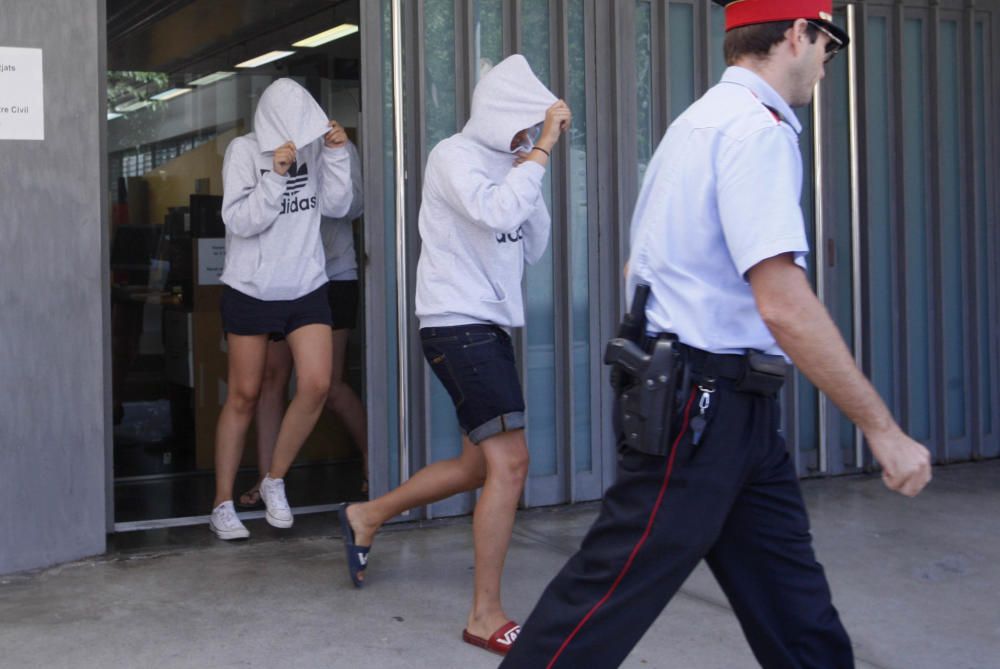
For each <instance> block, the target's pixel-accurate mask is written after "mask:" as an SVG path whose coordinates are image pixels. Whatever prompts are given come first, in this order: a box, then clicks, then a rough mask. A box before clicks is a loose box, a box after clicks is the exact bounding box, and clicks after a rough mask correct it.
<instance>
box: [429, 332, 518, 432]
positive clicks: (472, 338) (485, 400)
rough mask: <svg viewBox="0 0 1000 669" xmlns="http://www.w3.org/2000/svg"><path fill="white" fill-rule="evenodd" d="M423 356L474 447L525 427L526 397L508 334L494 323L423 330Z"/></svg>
mask: <svg viewBox="0 0 1000 669" xmlns="http://www.w3.org/2000/svg"><path fill="white" fill-rule="evenodd" d="M420 340H421V343H422V344H423V348H424V357H425V358H427V362H428V363H430V366H431V369H433V370H434V374H435V376H437V377H438V379H439V380H440V381H441V384H442V385H443V386H444V387H445V390H447V391H448V394H449V395H450V396H451V401H452V402H453V403H454V404H455V412H456V413H457V414H458V422H459V425H461V426H462V430H463V431H464V432H465V434H466V435H468V437H469V441H471V442H472V443H474V444H478V443H480V442H482V441H483V440H485V439H489V438H490V437H495V436H496V435H498V434H500V433H501V432H508V431H513V430H520V429H523V428H524V393H523V392H522V391H521V380H520V378H518V375H517V365H516V363H515V361H514V346H513V345H512V344H511V340H510V335H508V334H507V332H506V331H504V329H503V328H501V327H499V326H496V325H456V326H452V327H444V328H423V329H421V330H420Z"/></svg>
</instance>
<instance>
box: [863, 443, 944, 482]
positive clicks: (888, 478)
mask: <svg viewBox="0 0 1000 669" xmlns="http://www.w3.org/2000/svg"><path fill="white" fill-rule="evenodd" d="M866 436H868V435H866ZM868 443H869V444H870V445H871V449H872V454H873V455H874V456H875V459H876V460H878V462H879V464H880V465H882V480H883V481H884V482H885V485H886V486H887V487H888V488H889V489H890V490H895V491H896V492H898V493H901V494H903V495H906V496H907V497H913V496H914V495H916V494H917V493H919V492H920V491H921V490H923V488H924V486H925V485H927V483H928V482H929V481H930V480H931V454H930V451H928V450H927V449H926V448H924V447H923V445H921V444H919V443H918V442H916V441H914V440H913V439H910V438H909V437H908V436H906V434H904V433H903V431H902V430H899V429H895V430H892V431H890V432H889V433H888V434H887V435H884V436H882V435H880V436H878V437H872V436H868Z"/></svg>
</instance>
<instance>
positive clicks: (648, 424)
mask: <svg viewBox="0 0 1000 669" xmlns="http://www.w3.org/2000/svg"><path fill="white" fill-rule="evenodd" d="M649 294H650V288H649V286H648V285H646V284H639V285H638V286H636V290H635V295H634V296H633V298H632V305H631V309H630V310H629V312H628V313H626V314H625V316H624V317H623V318H622V322H621V324H620V325H619V328H618V336H617V337H615V338H614V339H611V340H610V341H609V342H608V344H607V347H606V348H605V350H604V364H606V365H611V387H612V388H613V389H614V393H615V410H614V416H613V422H614V429H615V432H616V433H617V435H618V439H619V446H626V447H628V448H631V449H634V450H636V451H640V452H642V453H647V454H649V455H659V456H665V455H667V453H668V446H669V444H668V441H669V437H670V428H671V424H672V422H673V417H674V411H675V405H676V390H677V384H678V377H679V376H681V373H680V371H681V367H682V365H681V364H680V355H679V350H678V346H677V339H676V337H672V336H660V337H657V338H656V339H654V340H652V341H651V345H648V348H649V350H646V348H647V337H646V302H647V301H648V299H649Z"/></svg>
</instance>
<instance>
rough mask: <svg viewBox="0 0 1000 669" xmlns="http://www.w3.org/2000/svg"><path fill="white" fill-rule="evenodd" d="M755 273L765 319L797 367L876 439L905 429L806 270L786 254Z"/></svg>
mask: <svg viewBox="0 0 1000 669" xmlns="http://www.w3.org/2000/svg"><path fill="white" fill-rule="evenodd" d="M749 277H750V283H751V286H752V288H753V292H754V297H755V299H756V301H757V307H758V309H759V310H760V313H761V316H762V317H763V319H764V323H765V324H766V325H767V327H768V329H769V330H770V331H771V333H772V334H773V335H774V338H775V340H776V341H777V342H778V345H779V346H780V347H781V348H782V350H784V351H785V353H787V354H788V356H789V357H790V358H791V359H792V361H793V362H794V363H795V365H796V367H798V368H799V369H800V370H801V371H802V373H803V374H805V375H806V377H807V378H808V379H809V380H810V381H812V382H813V384H815V385H816V387H817V388H819V389H820V390H822V391H823V392H824V393H826V395H827V397H829V398H830V399H831V400H832V401H833V403H834V404H836V405H837V407H839V408H840V410H841V411H843V412H844V414H845V415H846V416H847V417H848V418H850V419H851V420H852V421H854V423H855V424H856V425H857V426H858V427H860V428H861V430H862V431H863V432H864V433H865V435H867V436H868V437H869V438H870V439H871V438H875V437H879V436H884V435H887V434H890V433H893V432H899V426H898V425H897V424H896V421H895V420H894V419H893V417H892V415H891V414H890V413H889V410H888V408H887V407H886V406H885V403H884V402H883V401H882V398H880V397H879V395H878V392H877V391H876V390H875V388H874V387H872V385H871V383H869V382H868V379H866V378H865V376H864V374H862V373H861V370H859V369H858V368H857V365H856V364H855V362H854V358H853V357H852V356H851V353H850V351H849V350H848V349H847V345H846V344H845V343H844V340H843V338H842V337H841V335H840V331H839V330H838V329H837V327H836V325H835V324H834V323H833V320H832V319H831V318H830V315H829V314H828V313H827V311H826V308H825V307H824V306H823V305H822V304H821V303H820V301H819V300H818V299H817V297H816V295H815V293H813V291H812V288H811V286H810V285H809V282H808V280H807V279H806V275H805V272H803V271H802V269H801V268H799V267H798V266H796V265H795V264H794V263H793V262H792V261H791V258H790V257H788V256H785V257H783V258H772V259H770V260H766V261H764V262H762V263H760V264H759V265H757V266H755V267H754V268H752V269H751V270H750V272H749Z"/></svg>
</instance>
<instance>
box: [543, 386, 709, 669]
mask: <svg viewBox="0 0 1000 669" xmlns="http://www.w3.org/2000/svg"><path fill="white" fill-rule="evenodd" d="M696 394H697V391H691V397H690V398H688V401H687V404H686V405H685V407H684V422H683V423H682V424H681V431H680V432H679V433H678V434H677V438H676V439H675V440H674V443H673V445H672V446H671V447H670V458H669V459H668V460H667V471H666V474H664V476H663V485H661V486H660V494H659V495H657V497H656V504H654V505H653V510H652V511H651V512H650V514H649V520H648V521H647V522H646V529H645V531H644V532H643V533H642V536H641V537H640V538H639V541H638V542H637V543H636V545H635V546H634V547H633V548H632V552H631V553H630V554H629V556H628V560H626V561H625V566H624V567H622V570H621V572H619V574H618V577H617V578H615V582H614V583H612V584H611V588H609V589H608V591H607V593H605V595H604V596H603V597H601V599H600V600H598V602H597V603H596V604H594V606H593V608H591V609H590V611H588V612H587V615H585V616H584V617H583V619H582V620H581V621H580V622H579V623H577V625H576V627H575V628H573V631H572V632H570V634H569V636H568V637H566V640H565V641H563V642H562V645H561V646H559V650H557V651H556V654H555V655H553V656H552V659H551V660H549V663H548V664H547V665H545V669H552V667H553V666H555V663H556V661H557V660H558V659H559V656H560V655H562V653H563V651H564V650H566V647H567V646H569V642H570V641H572V640H573V637H575V636H576V635H577V632H579V631H580V630H581V629H583V626H584V625H586V624H587V621H588V620H590V618H591V617H592V616H593V615H594V614H595V613H597V610H598V609H599V608H601V606H603V605H604V603H605V602H606V601H608V599H609V598H610V597H611V595H612V593H614V591H615V589H616V588H617V587H618V584H619V583H621V582H622V579H623V578H625V574H627V573H628V571H629V569H631V568H632V563H633V562H634V561H635V556H636V555H637V554H638V553H639V549H640V548H642V545H643V544H644V543H646V539H648V538H649V534H650V532H652V530H653V521H655V520H656V514H657V512H658V511H659V510H660V504H661V503H662V502H663V495H665V494H666V492H667V486H668V485H669V484H670V472H672V471H673V469H674V456H675V455H676V454H677V444H679V443H680V442H681V438H682V437H683V436H684V433H685V432H687V428H688V421H689V419H690V417H691V405H692V404H694V398H695V395H696Z"/></svg>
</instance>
